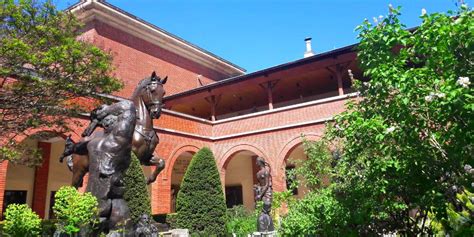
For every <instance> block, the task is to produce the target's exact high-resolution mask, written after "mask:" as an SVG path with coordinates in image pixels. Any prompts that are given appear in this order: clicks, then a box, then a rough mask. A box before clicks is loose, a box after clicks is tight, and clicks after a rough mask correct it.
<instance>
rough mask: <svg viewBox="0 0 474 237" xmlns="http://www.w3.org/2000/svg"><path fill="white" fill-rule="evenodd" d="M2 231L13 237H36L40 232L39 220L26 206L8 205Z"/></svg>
mask: <svg viewBox="0 0 474 237" xmlns="http://www.w3.org/2000/svg"><path fill="white" fill-rule="evenodd" d="M3 230H4V231H5V233H7V234H9V235H11V236H14V237H25V236H37V235H38V234H40V232H41V219H40V218H39V216H38V215H37V214H36V213H34V212H33V210H31V208H30V207H28V205H26V204H10V205H8V207H7V210H6V211H5V221H4V225H3Z"/></svg>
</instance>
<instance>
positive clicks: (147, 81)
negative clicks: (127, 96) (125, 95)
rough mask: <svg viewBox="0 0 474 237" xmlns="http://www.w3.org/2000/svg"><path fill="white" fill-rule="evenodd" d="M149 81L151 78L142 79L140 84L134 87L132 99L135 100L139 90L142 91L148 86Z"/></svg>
mask: <svg viewBox="0 0 474 237" xmlns="http://www.w3.org/2000/svg"><path fill="white" fill-rule="evenodd" d="M150 79H151V77H146V78H144V79H142V80H141V81H140V82H138V85H137V87H135V90H134V91H133V94H132V99H133V98H136V97H137V96H138V95H139V93H140V90H141V89H143V88H144V87H145V86H146V85H148V83H150Z"/></svg>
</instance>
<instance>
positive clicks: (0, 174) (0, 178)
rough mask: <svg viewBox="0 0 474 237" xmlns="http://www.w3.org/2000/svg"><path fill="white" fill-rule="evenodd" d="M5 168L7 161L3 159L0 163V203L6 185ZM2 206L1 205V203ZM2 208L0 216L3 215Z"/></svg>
mask: <svg viewBox="0 0 474 237" xmlns="http://www.w3.org/2000/svg"><path fill="white" fill-rule="evenodd" d="M7 168H8V161H6V160H4V161H2V162H1V163H0V203H2V204H3V197H4V195H5V188H6V187H7ZM2 206H3V205H2ZM2 212H3V208H1V209H0V216H2V215H3V213H2Z"/></svg>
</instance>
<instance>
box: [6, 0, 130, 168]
mask: <svg viewBox="0 0 474 237" xmlns="http://www.w3.org/2000/svg"><path fill="white" fill-rule="evenodd" d="M0 4H1V7H0V19H1V23H0V137H2V141H1V147H0V156H1V157H0V158H1V159H9V160H11V161H15V158H18V157H21V154H19V153H18V152H19V151H20V150H21V149H16V147H15V146H16V145H18V144H16V143H15V137H17V136H18V135H20V134H24V133H25V132H27V131H29V130H31V129H35V128H40V127H55V128H56V129H57V130H58V131H67V130H68V129H69V126H70V124H71V122H70V119H69V118H70V117H71V116H77V115H78V114H79V112H81V103H82V105H86V104H90V100H89V99H85V98H95V99H98V100H100V97H99V96H98V95H99V94H100V93H110V92H112V91H115V90H118V89H119V88H121V86H122V84H121V82H119V81H118V80H117V79H115V78H113V77H111V76H110V75H111V70H112V66H111V61H112V57H111V55H110V54H108V53H106V52H104V51H102V50H100V49H99V48H97V47H95V46H93V45H92V44H91V43H89V42H86V41H84V40H78V39H80V35H81V29H82V27H81V24H80V23H79V22H78V20H77V19H76V18H75V17H74V16H73V15H72V14H71V13H69V12H60V11H57V10H56V8H55V7H54V6H53V5H52V4H51V2H50V1H35V0H19V1H14V0H0Z"/></svg>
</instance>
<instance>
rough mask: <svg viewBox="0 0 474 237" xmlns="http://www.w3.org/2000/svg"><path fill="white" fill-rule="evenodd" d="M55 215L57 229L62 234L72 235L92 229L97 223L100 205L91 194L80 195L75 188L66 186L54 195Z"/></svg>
mask: <svg viewBox="0 0 474 237" xmlns="http://www.w3.org/2000/svg"><path fill="white" fill-rule="evenodd" d="M54 198H55V203H54V206H53V211H54V215H55V216H56V218H57V219H58V223H57V224H56V227H57V229H58V230H60V231H61V232H64V233H67V234H69V235H72V234H74V233H79V231H80V230H81V228H82V229H84V228H86V229H87V228H88V229H90V228H91V227H92V225H93V224H94V223H95V222H96V221H97V215H98V207H97V206H98V203H97V199H96V197H94V196H92V194H90V193H84V194H82V193H79V192H78V191H77V190H76V189H75V188H74V187H70V186H64V187H62V188H60V189H59V190H58V191H57V192H56V194H55V195H54Z"/></svg>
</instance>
